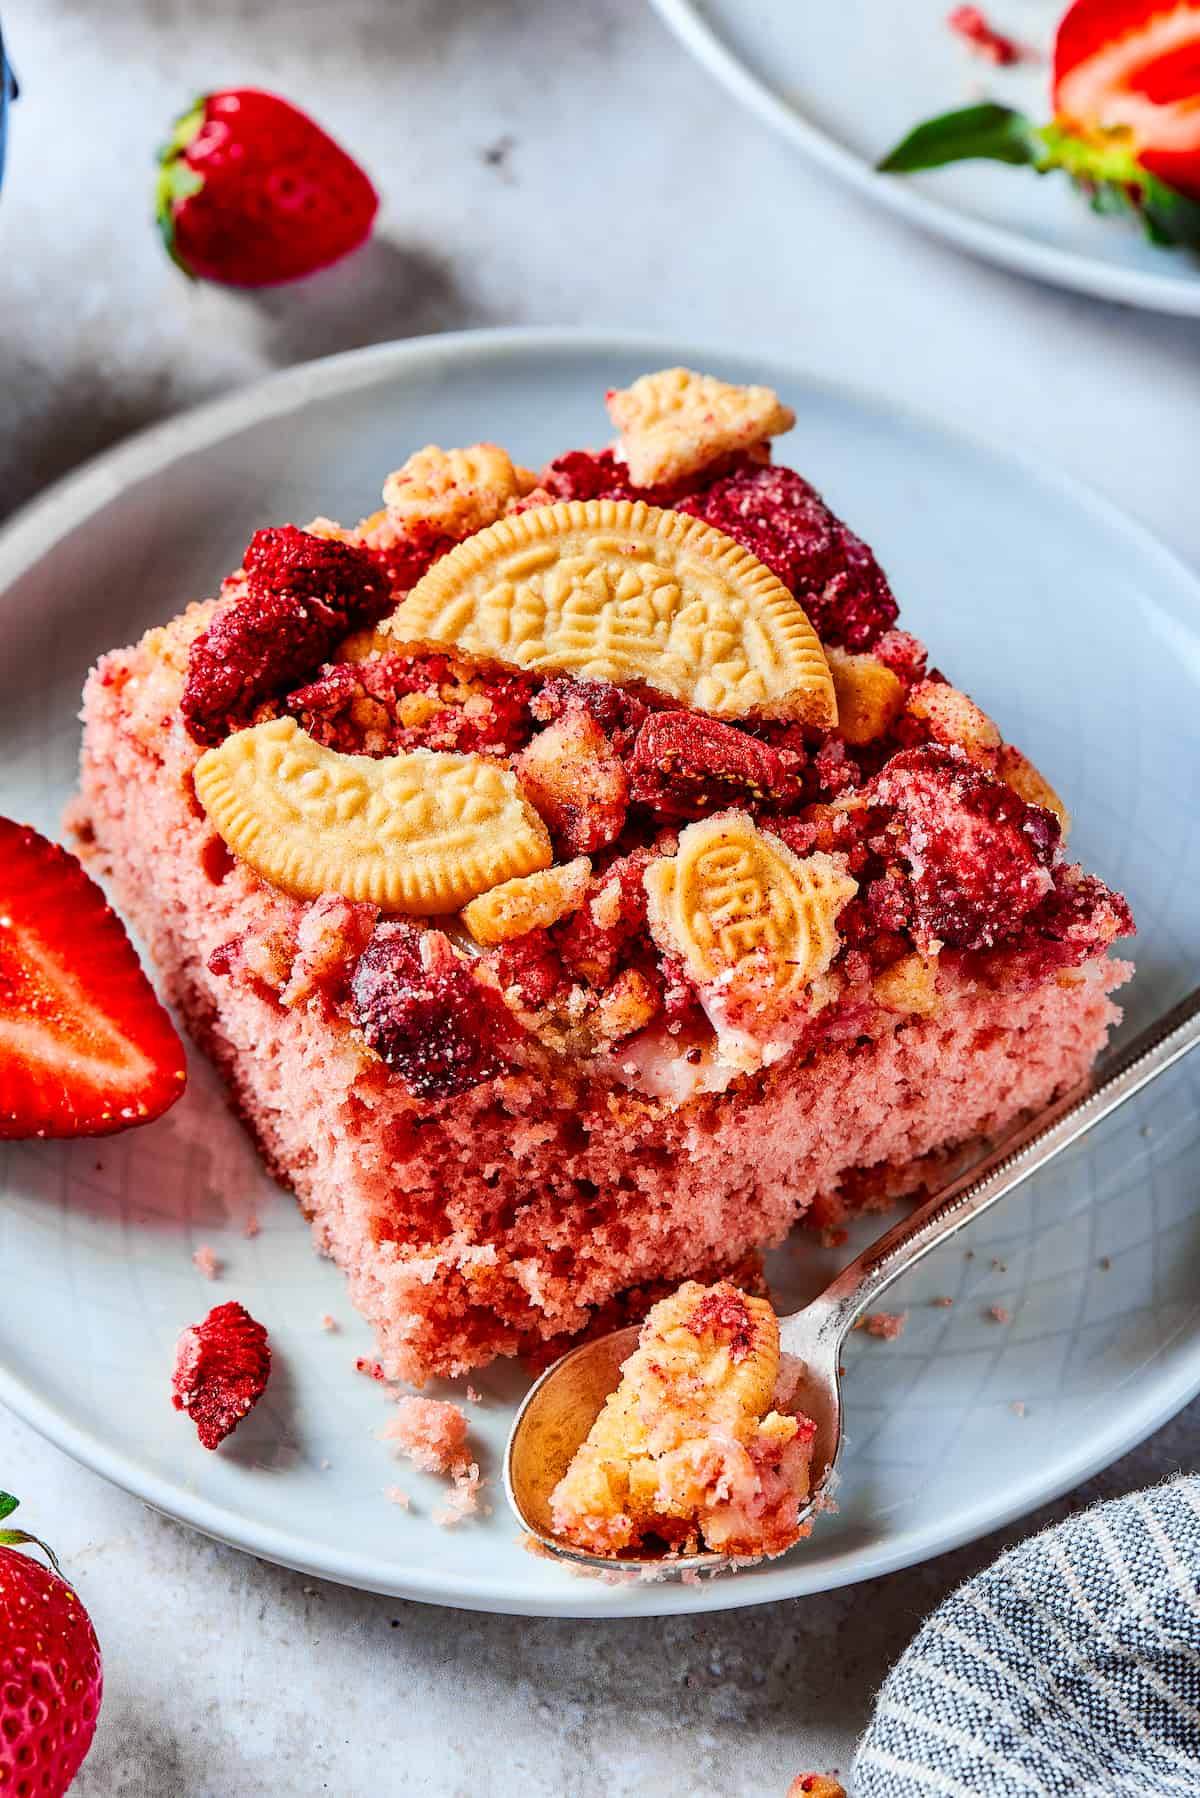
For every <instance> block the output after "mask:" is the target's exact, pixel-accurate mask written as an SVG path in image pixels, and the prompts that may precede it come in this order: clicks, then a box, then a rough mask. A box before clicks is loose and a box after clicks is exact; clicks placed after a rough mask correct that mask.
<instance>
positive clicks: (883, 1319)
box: [862, 1311, 908, 1342]
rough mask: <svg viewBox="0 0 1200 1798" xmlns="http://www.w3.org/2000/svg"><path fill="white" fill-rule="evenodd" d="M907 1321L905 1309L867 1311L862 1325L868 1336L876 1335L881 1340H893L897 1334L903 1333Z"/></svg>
mask: <svg viewBox="0 0 1200 1798" xmlns="http://www.w3.org/2000/svg"><path fill="white" fill-rule="evenodd" d="M907 1322H908V1312H907V1311H869V1312H868V1313H867V1315H866V1317H864V1318H863V1321H862V1327H863V1329H864V1330H865V1331H866V1332H867V1335H868V1336H878V1337H879V1338H880V1340H881V1341H882V1342H895V1340H896V1338H897V1336H901V1335H903V1333H904V1326H905V1324H906V1323H907Z"/></svg>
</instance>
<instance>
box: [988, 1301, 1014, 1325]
mask: <svg viewBox="0 0 1200 1798" xmlns="http://www.w3.org/2000/svg"><path fill="white" fill-rule="evenodd" d="M988 1316H989V1317H990V1318H991V1320H992V1322H993V1323H996V1324H1010V1323H1011V1322H1012V1313H1011V1312H1009V1311H1006V1310H1005V1309H1004V1306H1003V1305H989V1306H988Z"/></svg>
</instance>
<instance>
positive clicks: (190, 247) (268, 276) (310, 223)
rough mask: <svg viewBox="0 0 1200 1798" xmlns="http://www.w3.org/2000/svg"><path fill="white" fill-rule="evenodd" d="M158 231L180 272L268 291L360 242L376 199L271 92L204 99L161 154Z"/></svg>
mask: <svg viewBox="0 0 1200 1798" xmlns="http://www.w3.org/2000/svg"><path fill="white" fill-rule="evenodd" d="M159 161H160V169H159V177H158V191H157V209H158V224H159V229H160V230H161V231H162V234H163V241H164V242H165V244H166V246H167V249H168V250H169V252H170V254H171V255H172V256H173V257H174V259H175V261H176V262H177V263H178V264H179V266H180V268H182V269H183V270H184V271H185V273H187V274H189V275H199V276H202V277H203V279H205V280H206V281H221V282H224V283H225V284H226V285H228V286H233V287H270V286H273V285H274V284H275V283H276V282H279V281H294V280H296V279H297V278H298V277H299V276H301V275H310V274H312V273H313V271H314V270H315V269H319V268H325V267H326V266H327V264H329V263H331V262H336V261H337V260H338V258H339V257H340V256H345V255H346V254H347V253H348V252H349V251H350V250H354V249H357V247H358V245H359V244H360V243H362V242H363V240H364V239H365V238H366V237H367V236H368V234H369V233H370V230H371V224H372V221H373V220H374V217H375V213H376V211H377V209H378V206H379V196H378V194H377V193H376V192H375V189H374V188H373V187H372V185H371V183H370V181H369V180H368V179H367V177H366V175H365V174H364V173H363V171H362V170H361V169H360V168H359V166H358V164H357V163H356V162H355V161H354V160H353V159H352V158H351V157H349V156H347V154H346V152H345V151H344V150H343V149H341V148H340V147H339V146H338V145H337V144H335V143H334V141H333V139H332V138H331V137H330V136H328V134H327V133H326V132H324V131H322V130H321V127H320V126H319V125H316V124H314V123H313V121H312V119H310V118H309V117H308V116H307V114H305V113H303V112H300V111H299V110H298V109H297V108H296V107H295V106H292V105H290V104H289V103H288V101H286V100H281V99H280V98H279V96H278V95H277V94H266V93H262V92H260V91H259V90H258V89H256V88H249V87H247V88H228V89H225V90H224V91H223V92H221V93H216V94H205V95H204V96H203V97H202V98H201V99H199V100H197V102H196V104H195V105H194V106H193V107H192V109H191V111H190V112H187V113H185V114H184V115H183V117H182V118H181V119H179V121H178V122H177V124H176V126H175V130H174V131H173V133H172V135H171V139H170V142H169V143H168V144H167V145H166V147H165V148H164V149H163V151H162V152H161V155H160V158H159Z"/></svg>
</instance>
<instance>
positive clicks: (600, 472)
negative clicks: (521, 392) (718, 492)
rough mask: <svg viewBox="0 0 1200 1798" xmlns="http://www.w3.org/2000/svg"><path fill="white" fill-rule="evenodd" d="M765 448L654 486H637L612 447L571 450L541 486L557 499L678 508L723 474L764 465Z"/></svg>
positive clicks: (737, 453) (740, 452) (549, 470)
mask: <svg viewBox="0 0 1200 1798" xmlns="http://www.w3.org/2000/svg"><path fill="white" fill-rule="evenodd" d="M765 453H766V452H765V450H763V451H762V452H760V453H755V454H751V453H747V452H746V451H743V450H738V451H733V452H731V453H730V454H729V455H727V456H722V457H720V458H719V459H718V460H717V461H715V462H710V463H708V464H707V465H706V466H705V467H704V468H699V469H696V470H695V471H694V473H692V474H689V475H685V476H684V477H683V478H682V479H681V480H678V481H664V482H660V483H659V484H658V485H657V486H653V487H635V486H634V484H633V482H632V481H631V480H630V478H629V470H628V468H627V467H626V465H625V463H624V462H619V461H618V460H617V457H616V454H615V452H614V451H613V450H612V449H602V450H568V452H567V454H566V455H565V456H558V457H556V459H555V460H554V461H553V462H551V463H549V464H548V465H547V466H546V467H545V468H544V469H543V470H542V472H541V475H540V476H539V478H538V485H539V487H542V488H544V489H545V491H546V492H547V493H549V494H550V495H551V496H552V497H553V498H554V499H555V500H564V499H643V500H645V502H646V504H647V505H648V506H665V507H667V508H669V509H674V510H676V511H683V510H685V509H686V508H685V507H684V506H683V504H682V501H684V500H685V499H687V498H688V497H689V496H690V495H694V494H696V493H698V492H700V491H702V490H703V489H704V488H705V487H708V486H711V484H712V483H713V482H714V481H715V480H717V479H718V478H720V477H721V476H725V475H730V474H735V473H739V472H740V471H742V470H743V469H748V468H759V467H761V466H762V465H763V458H764V456H765Z"/></svg>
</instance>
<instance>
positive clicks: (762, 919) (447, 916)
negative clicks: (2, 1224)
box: [147, 369, 1132, 1100]
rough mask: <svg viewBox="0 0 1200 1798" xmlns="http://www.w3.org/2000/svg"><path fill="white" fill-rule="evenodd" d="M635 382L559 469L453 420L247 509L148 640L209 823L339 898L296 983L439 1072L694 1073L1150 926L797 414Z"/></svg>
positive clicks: (406, 1064) (731, 391)
mask: <svg viewBox="0 0 1200 1798" xmlns="http://www.w3.org/2000/svg"><path fill="white" fill-rule="evenodd" d="M609 404H610V409H611V411H612V415H613V418H614V421H615V422H616V424H617V425H618V427H619V429H620V432H621V435H620V438H619V440H618V442H617V443H616V445H615V446H612V447H609V448H606V449H601V450H598V451H591V450H573V451H569V452H567V453H566V454H564V455H562V456H559V457H557V458H556V459H555V460H553V461H551V462H550V463H548V464H547V465H546V467H545V468H543V469H542V470H541V472H540V473H539V474H537V475H534V474H533V473H532V472H530V471H529V470H526V469H522V468H520V467H519V466H518V465H516V464H515V463H514V462H513V461H512V460H511V458H510V457H509V456H508V455H507V453H506V452H505V451H504V450H502V449H501V448H499V447H498V446H497V445H495V444H490V443H483V444H476V445H473V446H471V447H469V448H466V449H461V450H450V451H443V450H440V449H438V448H437V447H436V446H427V447H426V448H424V449H422V450H420V451H418V452H417V453H416V454H415V455H414V456H413V457H410V459H409V461H408V462H407V463H405V464H404V466H403V467H402V468H401V469H399V470H397V471H396V473H394V474H393V475H390V476H389V477H388V478H387V481H386V482H385V485H384V499H385V505H384V507H383V509H382V510H381V511H379V512H376V513H374V514H372V515H371V516H370V517H369V518H367V519H364V520H363V521H362V523H361V524H359V525H358V526H355V527H353V528H349V529H346V528H343V527H341V526H339V525H337V524H334V523H333V522H331V521H330V520H327V519H319V520H317V521H315V522H314V523H313V524H312V525H311V526H310V527H309V529H308V530H306V531H302V530H298V529H297V528H296V527H294V526H291V525H286V526H282V527H277V528H271V529H265V530H262V531H259V532H257V533H256V535H255V537H254V538H253V540H252V542H251V544H250V545H249V547H248V549H247V552H246V556H245V558H244V563H243V566H242V567H241V568H240V569H239V570H237V571H236V572H235V573H234V574H233V575H231V576H230V578H229V579H228V580H227V581H226V583H225V585H224V587H223V589H222V592H221V595H220V596H219V598H218V599H217V600H216V601H214V602H210V604H209V606H208V607H207V608H206V609H204V610H203V611H202V613H201V614H200V628H199V629H197V619H196V616H195V613H194V612H193V616H192V618H191V620H190V621H189V620H187V619H186V616H185V620H182V621H179V623H178V625H177V626H174V627H169V628H168V630H167V631H166V632H158V633H151V638H149V639H147V645H148V646H151V645H152V653H153V654H154V655H155V657H156V659H157V664H158V666H159V669H160V672H164V678H167V676H168V675H169V679H168V680H167V684H168V686H171V684H172V683H173V688H172V690H173V691H174V692H175V694H176V699H175V707H176V709H175V712H174V714H173V716H172V718H169V719H168V720H167V723H166V725H165V726H164V728H169V729H172V730H174V731H176V733H177V734H178V736H179V739H180V741H181V742H182V743H184V744H186V746H187V748H186V754H187V756H188V757H189V758H190V760H191V763H192V764H193V768H192V778H193V779H194V782H195V791H196V795H197V798H198V800H199V802H200V806H201V807H202V808H203V811H204V813H205V814H206V817H207V824H208V827H209V828H210V829H211V830H212V831H214V832H215V833H216V834H217V836H219V837H220V838H221V839H222V840H223V842H224V844H225V845H226V846H227V848H228V849H229V850H230V851H232V853H233V855H234V856H235V857H236V858H238V860H239V861H240V862H241V863H242V864H243V865H244V866H245V867H247V868H249V869H252V870H253V871H254V872H255V874H256V875H257V876H258V877H260V878H262V879H264V880H266V881H267V882H268V883H269V884H270V885H271V886H272V887H274V888H276V889H277V890H279V891H280V892H282V893H286V894H289V895H291V896H292V898H294V899H295V900H296V901H298V902H299V904H300V905H301V906H302V907H303V908H315V909H316V915H317V916H319V917H321V916H326V915H328V914H329V912H330V908H331V907H334V908H336V907H337V906H342V907H343V908H345V907H350V908H352V917H353V927H352V928H350V927H347V929H346V930H345V931H344V933H343V935H344V940H345V943H346V966H345V968H344V970H343V973H344V978H343V979H342V981H341V984H340V987H339V986H338V984H337V983H333V982H327V983H326V985H325V988H324V989H323V992H314V993H312V995H311V996H310V1000H309V1002H311V1003H324V1004H326V1005H327V1006H328V1008H329V1010H330V1015H331V1017H334V1018H336V1019H337V1021H338V1023H339V1026H340V1027H345V1028H349V1029H352V1030H355V1031H356V1032H357V1033H358V1035H359V1038H360V1040H361V1041H362V1043H363V1044H364V1046H365V1048H366V1049H367V1050H368V1052H370V1053H371V1054H374V1055H377V1056H379V1057H381V1058H382V1060H383V1061H384V1062H385V1063H386V1064H387V1065H388V1066H389V1067H390V1068H391V1069H392V1070H393V1072H394V1074H395V1077H396V1078H397V1079H398V1080H400V1081H402V1082H403V1083H404V1084H405V1085H406V1086H408V1088H409V1089H410V1091H412V1092H413V1093H414V1094H415V1095H419V1096H420V1097H421V1098H422V1099H424V1100H437V1099H442V1098H452V1097H453V1096H454V1095H455V1094H456V1093H459V1092H462V1091H464V1090H466V1089H467V1088H468V1087H470V1086H471V1085H474V1084H477V1083H479V1082H481V1081H484V1080H492V1079H502V1078H504V1077H505V1076H506V1074H508V1073H510V1072H512V1071H515V1070H519V1069H521V1068H523V1067H530V1066H536V1067H538V1068H540V1069H541V1070H542V1071H543V1072H544V1071H545V1070H546V1068H547V1066H548V1065H556V1064H557V1065H561V1064H562V1063H564V1062H575V1063H579V1062H583V1063H585V1064H586V1065H587V1066H588V1068H589V1070H590V1071H591V1072H592V1073H593V1074H597V1073H599V1074H602V1075H604V1076H606V1077H611V1078H612V1079H613V1080H614V1082H618V1083H622V1082H623V1083H626V1084H633V1085H645V1084H646V1082H647V1079H648V1078H649V1079H650V1084H651V1085H652V1086H654V1085H655V1082H656V1081H658V1080H659V1075H660V1074H661V1071H662V1067H663V1065H664V1064H667V1063H669V1064H671V1067H672V1068H673V1069H675V1070H676V1072H675V1074H673V1075H672V1077H671V1079H669V1080H668V1081H666V1082H665V1083H663V1082H659V1085H660V1088H661V1090H663V1091H667V1090H670V1091H671V1092H672V1093H673V1094H674V1095H676V1096H686V1095H687V1094H688V1093H689V1092H691V1091H695V1090H697V1089H698V1088H699V1089H709V1090H712V1089H718V1088H720V1087H721V1086H723V1085H726V1084H728V1082H729V1081H730V1080H731V1079H734V1078H738V1077H742V1076H752V1075H754V1074H755V1073H756V1071H757V1070H760V1069H762V1068H763V1067H765V1066H769V1065H770V1064H771V1063H772V1062H775V1061H777V1060H779V1059H781V1058H782V1057H784V1056H786V1055H789V1054H793V1053H796V1052H801V1051H805V1050H807V1049H810V1048H812V1047H813V1046H815V1045H816V1044H818V1043H819V1042H821V1041H822V1040H827V1039H830V1038H833V1039H840V1040H846V1039H847V1038H851V1037H853V1036H854V1035H855V1034H859V1033H862V1032H867V1033H869V1032H870V1031H871V1029H872V1028H873V1027H874V1026H875V1025H876V1024H878V1021H879V1020H880V1018H881V1017H883V1016H885V1015H887V1016H890V1017H892V1018H894V1017H895V1016H896V1015H900V1016H903V1015H906V1014H909V1013H920V1014H922V1015H927V1014H928V1013H929V1011H931V1010H933V1009H936V1004H937V984H938V970H939V967H940V966H941V965H942V964H943V960H944V959H945V958H954V959H955V961H956V964H957V963H963V964H965V965H966V966H967V969H968V972H972V973H974V972H978V974H979V977H980V978H981V979H986V978H1000V977H1001V975H1002V974H1003V977H1005V978H1027V979H1030V980H1033V979H1040V978H1045V976H1046V974H1047V972H1050V971H1054V970H1061V971H1064V972H1065V971H1066V970H1069V969H1070V968H1072V967H1075V966H1077V965H1078V964H1079V963H1081V962H1082V961H1084V960H1086V959H1088V958H1089V957H1092V956H1095V955H1098V954H1102V953H1103V951H1104V949H1105V948H1106V947H1107V945H1108V944H1109V943H1110V942H1111V941H1112V940H1113V939H1114V938H1115V937H1116V936H1118V935H1120V934H1124V933H1126V932H1128V931H1129V930H1130V929H1131V928H1132V924H1131V920H1130V918H1129V914H1128V910H1127V908H1126V906H1125V904H1124V901H1123V900H1121V899H1120V898H1119V896H1117V895H1115V894H1112V893H1110V892H1109V891H1108V890H1107V889H1106V888H1105V887H1104V886H1103V885H1102V883H1101V882H1099V881H1098V880H1096V879H1094V878H1093V877H1091V876H1088V875H1085V874H1084V873H1083V872H1082V871H1081V870H1080V869H1078V868H1077V867H1074V866H1072V865H1070V864H1068V863H1066V862H1065V861H1064V859H1063V856H1062V852H1061V842H1062V835H1063V830H1064V828H1065V826H1066V821H1067V820H1066V813H1065V810H1064V808H1063V806H1062V804H1061V801H1060V800H1059V799H1058V797H1057V795H1056V794H1055V793H1054V791H1053V789H1052V788H1051V787H1050V786H1049V784H1048V783H1047V782H1046V780H1045V779H1044V778H1043V776H1042V775H1041V774H1040V773H1039V772H1038V771H1037V770H1036V769H1035V768H1034V767H1033V765H1032V764H1031V763H1030V762H1029V761H1028V760H1027V758H1026V757H1024V756H1023V755H1022V754H1021V752H1020V751H1019V750H1018V749H1016V748H1015V747H1014V746H1013V745H1011V744H1008V743H1006V742H1005V741H1004V739H1003V737H1002V735H1001V733H1000V731H999V729H998V728H997V727H996V725H995V724H994V723H993V722H992V720H991V719H990V718H988V717H987V715H986V714H985V713H984V712H983V711H982V710H981V709H980V708H979V707H978V706H977V705H975V704H974V703H973V702H972V701H971V700H970V699H969V698H968V697H967V695H966V694H964V693H962V692H961V691H959V690H958V689H957V688H955V687H953V686H952V685H950V684H949V682H948V681H947V680H946V679H945V677H944V676H943V675H942V674H940V673H939V672H938V671H937V670H936V669H930V668H929V666H928V661H927V655H926V651H925V648H924V646H923V645H922V644H921V643H920V642H919V641H918V640H917V639H916V638H915V637H913V636H912V635H910V634H909V633H908V632H906V631H904V630H902V629H900V628H898V625H897V619H898V608H897V605H896V601H895V598H894V596H893V594H892V592H891V589H890V586H889V584H888V581H887V578H886V576H885V574H884V572H883V570H882V568H881V567H880V565H879V563H878V561H877V560H876V558H875V556H874V555H873V553H872V551H871V550H870V549H869V548H868V547H867V545H866V544H865V543H864V542H863V541H862V540H861V539H860V538H859V537H857V536H856V535H855V534H854V533H853V532H852V531H851V530H850V529H849V528H848V527H847V526H846V525H844V524H843V523H842V522H841V521H840V520H839V519H838V518H836V517H835V515H834V514H833V513H832V512H831V511H830V509H829V508H828V506H827V505H826V504H825V502H824V501H823V500H822V499H821V497H820V495H819V494H818V493H817V492H816V490H815V489H814V488H813V487H812V486H811V485H810V484H809V483H808V482H807V481H806V480H804V479H803V477H802V476H801V475H799V474H797V473H795V472H794V471H792V470H791V469H787V468H783V467H779V466H777V465H775V464H773V463H772V462H771V461H770V446H769V441H768V439H769V438H770V436H771V435H773V434H774V433H776V432H778V431H781V430H785V429H787V428H788V427H789V426H790V424H791V423H792V414H791V413H790V412H789V411H788V409H787V408H786V406H784V405H783V404H782V403H781V402H780V401H779V400H778V398H777V397H776V396H775V395H774V394H772V393H770V392H769V391H768V390H766V389H762V388H737V387H732V386H730V385H729V384H727V383H722V382H718V381H714V380H713V379H712V378H710V377H706V376H699V375H693V374H691V373H690V372H689V371H687V370H680V369H674V370H666V371H663V372H661V373H660V374H656V375H651V376H646V377H643V379H642V380H641V381H638V382H635V383H634V385H633V386H632V387H631V388H630V389H628V390H626V391H624V392H618V393H612V394H610V395H609ZM201 752H203V753H201ZM339 915H342V914H339ZM215 959H216V960H217V961H218V963H219V965H220V967H221V971H223V972H226V973H228V974H229V975H230V977H236V970H237V968H238V967H239V966H241V965H243V964H244V962H245V959H246V958H245V955H244V954H241V955H234V954H233V953H232V952H231V953H230V954H229V955H227V956H225V957H224V959H223V960H222V958H221V952H220V951H218V955H217V958H215ZM681 1068H682V1069H683V1070H685V1073H684V1077H683V1078H682V1079H681V1078H679V1077H678V1070H679V1069H681ZM648 1069H654V1070H655V1072H654V1073H652V1074H651V1075H649V1076H648V1073H647V1070H648Z"/></svg>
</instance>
